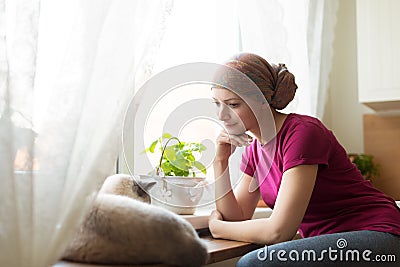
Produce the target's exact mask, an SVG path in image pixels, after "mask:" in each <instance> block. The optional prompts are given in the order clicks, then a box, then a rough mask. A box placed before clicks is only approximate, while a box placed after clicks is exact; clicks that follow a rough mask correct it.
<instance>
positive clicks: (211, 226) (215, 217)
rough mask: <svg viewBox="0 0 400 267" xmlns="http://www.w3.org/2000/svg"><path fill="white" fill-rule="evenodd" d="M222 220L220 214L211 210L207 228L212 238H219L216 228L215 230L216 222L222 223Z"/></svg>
mask: <svg viewBox="0 0 400 267" xmlns="http://www.w3.org/2000/svg"><path fill="white" fill-rule="evenodd" d="M222 220H223V218H222V214H221V213H220V212H219V211H217V210H213V211H212V212H211V215H210V217H208V228H209V229H210V232H211V235H212V236H213V237H214V238H219V236H218V234H217V231H216V228H217V227H216V226H217V224H218V222H219V221H222Z"/></svg>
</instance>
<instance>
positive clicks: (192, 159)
mask: <svg viewBox="0 0 400 267" xmlns="http://www.w3.org/2000/svg"><path fill="white" fill-rule="evenodd" d="M186 158H187V159H188V160H190V161H191V162H193V161H196V158H195V157H194V156H193V155H192V154H191V153H190V154H189V155H187V156H186Z"/></svg>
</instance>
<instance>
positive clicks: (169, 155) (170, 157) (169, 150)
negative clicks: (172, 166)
mask: <svg viewBox="0 0 400 267" xmlns="http://www.w3.org/2000/svg"><path fill="white" fill-rule="evenodd" d="M164 158H165V159H166V160H167V161H174V160H176V152H175V149H174V147H173V146H168V147H166V148H165V150H164Z"/></svg>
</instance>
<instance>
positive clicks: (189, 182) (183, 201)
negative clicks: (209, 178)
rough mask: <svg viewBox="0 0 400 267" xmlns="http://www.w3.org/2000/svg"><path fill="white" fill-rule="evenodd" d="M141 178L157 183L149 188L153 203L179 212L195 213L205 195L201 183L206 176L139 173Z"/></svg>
mask: <svg viewBox="0 0 400 267" xmlns="http://www.w3.org/2000/svg"><path fill="white" fill-rule="evenodd" d="M138 176H139V179H141V180H146V179H152V180H154V181H156V182H157V183H156V185H155V186H154V187H153V188H151V189H150V190H149V192H148V193H149V195H150V197H151V203H152V204H154V205H156V206H161V207H163V208H166V209H168V210H170V211H173V212H175V213H177V214H193V213H194V211H195V210H196V207H197V205H198V204H199V202H200V200H201V197H202V196H203V191H204V187H203V186H201V183H202V182H203V181H205V178H201V177H181V176H166V177H157V176H149V175H138Z"/></svg>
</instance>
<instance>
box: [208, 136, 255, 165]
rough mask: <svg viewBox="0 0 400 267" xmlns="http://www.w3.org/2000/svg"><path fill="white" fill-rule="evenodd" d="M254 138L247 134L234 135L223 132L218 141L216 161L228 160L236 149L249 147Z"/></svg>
mask: <svg viewBox="0 0 400 267" xmlns="http://www.w3.org/2000/svg"><path fill="white" fill-rule="evenodd" d="M251 141H253V138H252V137H251V136H249V135H248V134H246V133H242V134H239V135H233V134H229V133H227V132H226V131H225V130H222V131H221V133H220V134H219V135H218V137H217V140H216V143H217V145H216V150H217V151H216V155H215V160H217V161H218V160H219V161H223V160H228V159H229V157H230V156H231V155H232V154H233V152H235V149H236V147H241V146H248V145H249V144H250V142H251Z"/></svg>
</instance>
